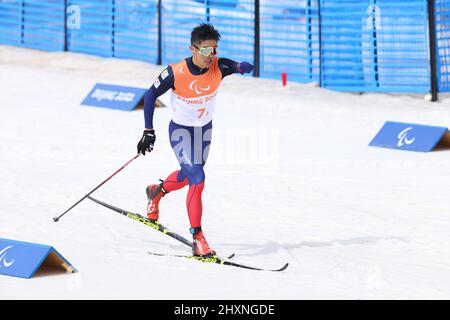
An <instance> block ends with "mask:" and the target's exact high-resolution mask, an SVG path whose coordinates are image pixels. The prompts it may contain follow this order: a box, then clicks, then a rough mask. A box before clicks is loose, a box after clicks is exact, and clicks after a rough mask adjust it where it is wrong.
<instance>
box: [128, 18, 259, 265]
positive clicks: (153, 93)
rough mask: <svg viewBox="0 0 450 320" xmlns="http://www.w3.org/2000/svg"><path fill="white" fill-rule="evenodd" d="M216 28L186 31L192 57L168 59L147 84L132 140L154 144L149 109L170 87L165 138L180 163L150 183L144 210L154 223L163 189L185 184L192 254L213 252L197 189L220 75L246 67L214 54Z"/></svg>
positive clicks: (143, 146) (141, 146) (142, 147)
mask: <svg viewBox="0 0 450 320" xmlns="http://www.w3.org/2000/svg"><path fill="white" fill-rule="evenodd" d="M219 40H220V34H219V32H218V31H217V30H216V29H215V28H214V26H212V25H210V24H200V25H199V26H197V27H195V28H194V29H193V30H192V32H191V45H190V47H189V49H190V51H191V52H192V57H189V58H186V59H184V60H181V61H180V62H178V63H174V64H171V65H169V66H168V67H167V68H166V69H165V70H164V71H163V72H161V74H160V75H159V76H158V78H157V79H156V81H155V82H154V83H153V85H152V86H151V87H150V88H149V89H148V91H147V93H146V95H145V99H144V116H145V130H144V132H143V135H142V138H141V139H140V140H139V143H138V145H137V152H138V153H142V154H143V155H145V152H151V151H152V150H153V147H154V144H155V140H156V136H155V130H154V129H153V113H154V109H155V101H156V99H157V98H158V97H159V96H161V95H162V94H164V93H165V92H167V90H169V89H172V92H171V105H172V110H173V114H172V121H171V122H170V124H169V135H170V144H171V146H172V149H173V150H174V152H175V156H176V157H177V159H178V162H179V163H180V169H179V170H176V171H174V172H172V173H171V174H170V175H169V176H168V177H167V178H166V179H165V180H164V181H162V180H161V181H162V182H161V183H160V184H152V185H149V186H148V187H147V189H146V193H147V200H148V205H147V216H148V218H149V219H150V220H152V221H153V222H155V223H158V219H159V201H160V200H161V198H162V197H164V196H165V195H166V194H167V193H169V192H171V191H175V190H178V189H181V188H183V187H184V186H186V185H189V190H188V193H187V198H186V207H187V212H188V216H189V222H190V226H191V228H190V229H189V230H190V233H191V234H192V236H193V246H192V251H193V254H194V255H196V256H214V255H215V254H216V252H215V251H214V250H213V249H211V248H210V246H209V245H208V243H207V242H206V239H205V237H204V235H203V231H202V227H201V219H202V191H203V188H204V181H205V173H204V170H203V167H204V165H205V163H206V160H207V157H208V151H209V146H210V143H211V131H212V116H213V112H214V104H215V100H216V95H217V90H218V88H219V85H220V83H221V81H222V79H223V78H224V77H226V76H228V75H230V74H233V73H241V74H244V73H250V72H251V71H252V70H253V66H252V65H251V64H250V63H248V62H241V63H238V62H235V61H232V60H230V59H225V58H218V57H217V56H216V55H217V43H218V41H219Z"/></svg>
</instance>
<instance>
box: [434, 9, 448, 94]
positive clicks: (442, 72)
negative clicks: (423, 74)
mask: <svg viewBox="0 0 450 320" xmlns="http://www.w3.org/2000/svg"><path fill="white" fill-rule="evenodd" d="M435 17H436V47H437V48H436V51H437V57H436V58H437V63H436V69H437V80H438V88H439V91H441V92H444V91H450V0H436V3H435Z"/></svg>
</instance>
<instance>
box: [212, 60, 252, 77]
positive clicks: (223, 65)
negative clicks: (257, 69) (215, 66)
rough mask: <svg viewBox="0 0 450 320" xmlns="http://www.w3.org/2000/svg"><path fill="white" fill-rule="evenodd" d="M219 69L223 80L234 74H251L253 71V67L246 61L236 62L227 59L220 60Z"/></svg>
mask: <svg viewBox="0 0 450 320" xmlns="http://www.w3.org/2000/svg"><path fill="white" fill-rule="evenodd" d="M219 69H220V71H221V72H222V79H223V78H225V77H226V76H229V75H230V74H233V73H240V74H244V73H250V72H252V71H253V65H252V64H251V63H249V62H246V61H243V62H236V61H233V60H231V59H227V58H219Z"/></svg>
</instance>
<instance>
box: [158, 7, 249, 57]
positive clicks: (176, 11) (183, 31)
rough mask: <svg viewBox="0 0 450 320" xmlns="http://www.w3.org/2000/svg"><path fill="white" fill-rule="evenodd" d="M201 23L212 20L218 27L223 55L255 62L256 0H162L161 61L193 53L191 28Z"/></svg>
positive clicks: (220, 53)
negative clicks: (191, 51) (190, 48)
mask: <svg viewBox="0 0 450 320" xmlns="http://www.w3.org/2000/svg"><path fill="white" fill-rule="evenodd" d="M200 23H211V24H213V25H214V27H215V28H216V29H218V30H219V32H220V34H221V37H222V38H221V41H220V42H219V48H218V51H219V55H220V56H223V57H227V58H230V59H233V60H237V61H244V60H245V61H249V62H253V59H254V53H253V49H254V1H253V0H239V1H238V0H215V1H211V0H197V1H190V0H165V1H163V2H162V64H170V63H174V62H178V61H180V60H181V59H183V58H185V57H187V56H189V55H190V54H191V53H190V51H189V46H190V36H191V31H192V29H193V28H194V27H195V26H197V25H198V24H200Z"/></svg>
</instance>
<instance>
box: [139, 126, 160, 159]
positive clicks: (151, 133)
mask: <svg viewBox="0 0 450 320" xmlns="http://www.w3.org/2000/svg"><path fill="white" fill-rule="evenodd" d="M155 140H156V135H155V130H153V129H151V130H144V133H143V134H142V138H141V140H139V142H138V144H137V153H138V154H139V153H142V154H143V155H144V156H145V152H146V151H147V152H152V150H153V147H154V146H155Z"/></svg>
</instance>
